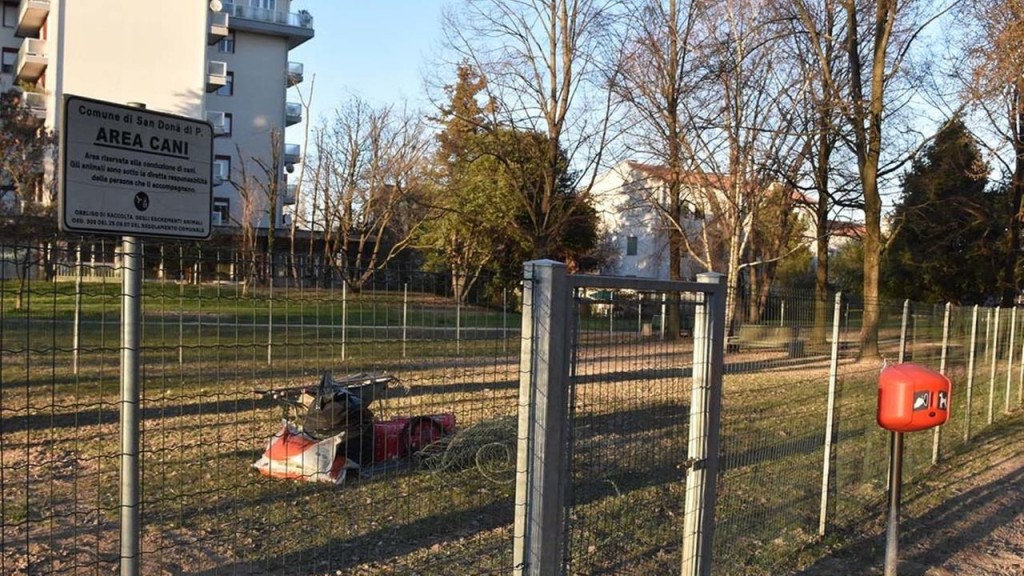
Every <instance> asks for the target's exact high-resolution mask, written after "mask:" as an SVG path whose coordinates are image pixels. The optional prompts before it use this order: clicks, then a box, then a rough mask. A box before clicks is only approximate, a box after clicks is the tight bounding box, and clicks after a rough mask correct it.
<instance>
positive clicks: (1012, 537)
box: [797, 412, 1024, 576]
mask: <svg viewBox="0 0 1024 576" xmlns="http://www.w3.org/2000/svg"><path fill="white" fill-rule="evenodd" d="M971 446H972V447H971V449H970V451H965V452H963V453H961V454H957V455H956V456H954V457H952V458H950V459H948V460H947V461H945V462H943V463H941V464H940V465H939V466H938V467H936V468H934V469H932V470H931V471H930V472H929V473H928V476H927V478H920V479H918V481H916V482H913V483H908V484H907V485H906V486H905V488H904V492H903V499H902V503H903V506H902V508H901V512H902V514H901V521H900V539H899V559H900V563H899V569H898V574H899V576H990V575H991V576H1003V575H1006V576H1010V575H1013V576H1022V575H1024V414H1022V413H1020V412H1017V413H1015V414H1014V415H1013V416H1012V417H1011V418H1009V419H1005V420H1004V421H1003V422H1002V423H1001V424H997V425H996V426H995V427H994V428H993V429H991V430H989V431H988V433H987V434H984V435H981V436H979V437H978V438H977V439H976V440H975V442H974V443H972V445H971ZM880 512H881V513H880V516H879V517H878V518H876V519H875V521H874V522H873V523H872V525H871V530H869V531H868V533H865V534H863V535H860V536H859V537H855V538H850V539H847V540H846V541H845V543H844V544H840V545H837V546H835V547H834V548H833V549H831V550H828V551H827V553H826V555H825V556H824V557H822V558H821V559H820V560H818V561H817V562H815V563H814V564H813V565H812V566H810V567H808V568H806V569H805V570H803V571H800V572H797V574H799V575H801V576H826V575H828V576H832V575H840V574H842V575H845V574H849V575H874V574H883V573H884V570H883V568H884V558H885V532H884V530H885V517H884V510H883V511H880Z"/></svg>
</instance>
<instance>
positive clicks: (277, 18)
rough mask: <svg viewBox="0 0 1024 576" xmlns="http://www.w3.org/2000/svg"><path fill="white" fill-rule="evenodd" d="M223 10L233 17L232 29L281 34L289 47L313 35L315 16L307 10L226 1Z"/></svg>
mask: <svg viewBox="0 0 1024 576" xmlns="http://www.w3.org/2000/svg"><path fill="white" fill-rule="evenodd" d="M222 10H223V11H224V12H226V13H227V14H229V15H230V17H231V21H230V28H231V29H232V30H242V31H244V32H254V33H256V34H268V35H271V36H280V37H282V38H285V39H286V40H287V41H288V48H289V49H291V48H295V47H296V46H298V45H300V44H302V43H303V42H306V41H307V40H309V39H311V38H312V37H313V16H312V15H311V14H310V13H309V12H307V11H305V10H300V11H299V12H298V13H296V14H291V13H288V12H280V11H277V10H269V9H267V8H260V7H258V6H246V5H243V4H233V3H224V5H223V9H222Z"/></svg>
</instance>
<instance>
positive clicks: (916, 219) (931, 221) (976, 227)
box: [883, 117, 1001, 304]
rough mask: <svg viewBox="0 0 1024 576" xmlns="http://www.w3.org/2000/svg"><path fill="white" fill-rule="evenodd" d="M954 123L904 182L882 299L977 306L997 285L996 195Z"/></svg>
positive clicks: (980, 162) (962, 128)
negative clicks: (973, 304) (884, 293)
mask: <svg viewBox="0 0 1024 576" xmlns="http://www.w3.org/2000/svg"><path fill="white" fill-rule="evenodd" d="M987 174H988V167H987V166H986V165H985V163H984V161H983V160H982V157H981V153H980V152H979V149H978V145H977V143H976V141H975V140H974V138H973V136H971V134H970V133H969V132H968V131H967V128H966V127H965V126H964V123H963V121H962V120H961V119H960V118H959V117H954V118H952V119H951V120H949V121H948V122H947V123H946V124H945V126H943V127H942V129H940V131H939V132H938V134H936V136H935V140H934V142H933V143H932V144H931V145H930V146H928V147H927V148H926V149H925V150H924V152H923V154H922V155H921V156H920V157H919V158H918V159H917V160H915V161H914V163H913V165H912V167H911V170H910V172H909V173H907V174H906V176H904V178H903V193H902V197H901V200H900V203H899V204H898V205H897V206H896V208H895V211H894V214H893V226H894V230H895V236H894V237H893V239H892V242H891V244H890V246H889V250H888V252H887V253H886V257H885V260H884V274H883V278H884V279H885V281H884V285H885V288H886V292H887V293H888V295H889V296H891V297H894V298H909V299H911V300H916V301H923V302H953V303H957V304H966V303H972V302H979V301H982V300H983V299H984V298H985V296H986V295H988V294H989V293H990V292H991V291H992V290H993V289H994V287H995V286H996V285H997V280H998V278H997V271H998V270H999V267H1000V262H1001V252H1000V248H999V237H1000V235H1001V231H1000V229H999V228H998V227H997V226H994V223H995V222H997V219H996V215H997V214H998V211H997V208H998V201H999V198H1000V195H999V194H997V193H989V192H986V186H987V185H988V177H987Z"/></svg>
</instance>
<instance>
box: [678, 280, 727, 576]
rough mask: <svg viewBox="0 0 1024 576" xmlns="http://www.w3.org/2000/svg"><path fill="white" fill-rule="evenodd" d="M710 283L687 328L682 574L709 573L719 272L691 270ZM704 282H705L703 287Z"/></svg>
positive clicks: (720, 331) (718, 382)
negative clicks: (689, 373)
mask: <svg viewBox="0 0 1024 576" xmlns="http://www.w3.org/2000/svg"><path fill="white" fill-rule="evenodd" d="M697 280H698V282H703V283H706V284H714V285H715V286H716V288H715V289H712V290H709V291H708V292H705V293H704V305H703V306H698V307H697V314H696V321H695V322H694V328H693V386H692V388H691V395H690V438H689V444H688V446H687V450H686V453H687V472H686V495H685V501H684V504H683V550H682V552H683V559H682V576H710V574H711V547H712V544H713V543H714V527H715V485H716V481H717V479H718V451H719V444H720V443H719V425H720V423H721V419H722V372H723V364H724V350H725V301H726V294H725V276H724V275H722V274H718V273H715V272H707V273H704V274H698V275H697ZM709 288H710V287H709Z"/></svg>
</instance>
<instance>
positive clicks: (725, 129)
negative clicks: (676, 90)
mask: <svg viewBox="0 0 1024 576" xmlns="http://www.w3.org/2000/svg"><path fill="white" fill-rule="evenodd" d="M769 8H770V6H769V5H768V4H767V3H763V2H757V1H753V0H726V1H724V2H720V3H718V4H716V5H713V6H710V7H709V9H708V10H706V11H703V12H702V13H701V20H700V22H699V24H698V26H699V27H698V29H697V34H698V35H699V37H700V39H701V40H700V43H699V49H700V51H701V60H702V62H701V66H702V67H703V69H704V70H705V75H706V81H705V82H704V83H702V85H701V86H700V89H699V90H697V91H695V92H694V94H693V95H692V97H690V98H688V99H686V100H685V101H684V102H685V103H686V106H687V109H686V117H687V119H688V121H689V122H690V123H691V127H690V133H691V134H692V137H691V140H690V141H691V142H692V144H691V145H690V146H691V148H690V149H689V150H687V151H686V152H687V153H688V154H689V155H690V156H691V157H692V158H694V159H695V160H696V162H697V166H696V170H695V171H694V173H693V174H692V175H691V176H690V178H691V179H692V180H694V181H695V184H697V186H696V187H694V188H693V190H694V191H695V192H696V193H697V194H698V196H697V205H698V206H699V207H700V208H701V210H702V211H703V213H704V227H703V231H702V234H703V239H702V242H700V243H697V244H694V243H693V242H689V243H688V249H689V252H690V254H691V257H694V258H696V259H697V260H698V261H700V262H701V264H702V265H704V266H705V267H706V268H707V269H709V270H716V271H720V272H724V273H725V274H726V276H727V278H726V284H727V288H728V294H729V296H728V301H727V304H726V306H727V320H728V322H729V325H731V324H732V322H733V318H734V316H735V314H736V313H737V312H738V310H739V306H738V304H739V301H738V300H737V298H738V296H739V287H740V285H741V276H742V275H743V272H744V271H745V269H748V268H750V267H752V266H758V265H761V264H762V263H763V261H759V260H752V259H750V258H749V256H750V248H751V242H752V241H754V239H755V237H754V234H753V231H754V228H755V225H756V223H757V222H758V221H759V219H761V218H762V214H763V213H765V211H766V210H767V208H768V207H769V206H772V205H777V204H778V203H780V202H781V203H784V204H785V205H787V206H788V204H789V202H790V201H791V198H792V196H791V195H790V194H789V193H787V192H785V191H784V189H785V186H784V185H783V184H782V180H781V179H780V173H788V172H790V171H791V170H792V169H793V166H794V165H796V164H798V163H799V162H800V159H801V157H802V150H801V144H802V141H801V140H800V139H799V138H797V137H796V134H797V132H798V130H799V129H798V127H796V125H795V124H796V122H797V120H798V116H797V115H796V114H795V113H794V109H793V107H792V105H791V104H792V103H791V102H790V100H789V99H788V97H787V96H786V95H787V94H789V93H790V92H791V91H792V90H794V89H798V84H797V79H798V77H797V76H796V75H795V74H794V73H793V71H794V70H793V67H792V66H789V65H788V63H786V62H783V61H782V60H781V59H779V58H778V53H777V52H776V50H775V43H776V42H778V41H779V39H780V38H782V37H783V34H784V30H783V29H782V27H781V26H780V24H779V23H778V22H777V20H776V19H775V18H774V15H775V14H774V12H772V11H771V10H770V9H769ZM711 230H714V232H715V234H714V236H717V237H718V238H719V239H721V242H722V243H723V246H722V251H721V252H719V251H715V250H711V249H710V248H711V247H712V246H713V245H712V244H711V243H710V240H711V236H712V235H711V234H710V231H711Z"/></svg>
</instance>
